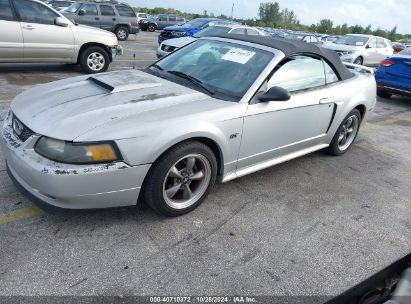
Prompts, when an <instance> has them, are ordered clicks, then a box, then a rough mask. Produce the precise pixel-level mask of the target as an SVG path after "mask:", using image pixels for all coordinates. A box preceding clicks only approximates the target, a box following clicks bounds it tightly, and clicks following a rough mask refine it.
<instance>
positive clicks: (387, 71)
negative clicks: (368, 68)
mask: <svg viewBox="0 0 411 304" xmlns="http://www.w3.org/2000/svg"><path fill="white" fill-rule="evenodd" d="M375 79H376V81H377V95H378V96H380V97H383V98H390V97H391V95H393V94H395V95H403V96H409V97H411V48H407V49H405V50H403V51H401V52H400V53H398V54H397V55H394V56H392V57H389V58H387V59H385V60H383V61H381V63H380V66H379V67H378V70H377V72H376V74H375Z"/></svg>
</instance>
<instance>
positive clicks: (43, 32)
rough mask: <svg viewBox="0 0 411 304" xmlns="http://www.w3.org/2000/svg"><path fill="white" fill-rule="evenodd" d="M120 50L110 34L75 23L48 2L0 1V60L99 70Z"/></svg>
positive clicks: (25, 0)
mask: <svg viewBox="0 0 411 304" xmlns="http://www.w3.org/2000/svg"><path fill="white" fill-rule="evenodd" d="M121 53H122V48H121V46H120V45H119V44H118V40H117V38H116V36H115V35H114V34H113V33H110V32H108V31H104V30H101V29H97V28H92V27H86V26H81V25H77V24H74V23H72V22H71V21H70V20H68V19H67V18H66V17H65V16H63V15H62V14H61V13H60V12H57V11H56V10H54V9H53V8H51V7H49V6H48V5H47V4H44V3H42V2H40V1H37V0H0V63H5V62H15V63H22V62H26V63H28V62H58V63H73V64H76V63H77V64H80V66H81V67H82V69H83V71H84V72H86V73H99V72H104V71H106V70H107V68H108V67H109V64H110V62H111V61H113V59H114V58H115V57H116V56H117V55H119V54H121Z"/></svg>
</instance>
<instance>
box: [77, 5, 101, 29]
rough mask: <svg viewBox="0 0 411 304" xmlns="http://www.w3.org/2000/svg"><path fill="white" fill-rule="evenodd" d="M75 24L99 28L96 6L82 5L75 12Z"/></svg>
mask: <svg viewBox="0 0 411 304" xmlns="http://www.w3.org/2000/svg"><path fill="white" fill-rule="evenodd" d="M75 19H76V22H77V23H79V24H85V25H89V26H94V27H100V16H99V14H98V10H97V5H96V4H90V3H87V4H83V5H82V6H81V7H80V9H79V10H78V11H77V16H76V18H75Z"/></svg>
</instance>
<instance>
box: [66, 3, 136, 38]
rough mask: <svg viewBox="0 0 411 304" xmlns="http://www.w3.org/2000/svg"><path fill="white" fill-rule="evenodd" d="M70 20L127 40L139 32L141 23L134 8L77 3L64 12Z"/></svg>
mask: <svg viewBox="0 0 411 304" xmlns="http://www.w3.org/2000/svg"><path fill="white" fill-rule="evenodd" d="M62 14H63V15H64V16H66V17H67V18H68V19H70V20H72V21H74V22H75V23H78V24H85V25H89V26H94V27H98V28H101V29H104V30H107V31H110V32H113V33H115V34H116V36H117V39H118V40H121V41H124V40H127V38H128V35H129V34H136V33H138V31H139V22H138V19H137V16H136V13H135V12H134V10H133V8H132V7H131V6H129V5H127V4H124V3H121V4H111V3H96V2H76V3H73V4H72V5H71V6H69V7H67V8H66V9H64V10H63V11H62Z"/></svg>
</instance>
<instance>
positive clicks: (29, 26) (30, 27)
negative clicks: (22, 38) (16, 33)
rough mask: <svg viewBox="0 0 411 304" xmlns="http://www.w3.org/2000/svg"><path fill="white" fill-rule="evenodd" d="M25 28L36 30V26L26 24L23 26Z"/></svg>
mask: <svg viewBox="0 0 411 304" xmlns="http://www.w3.org/2000/svg"><path fill="white" fill-rule="evenodd" d="M23 28H24V29H25V30H34V27H33V26H31V25H25V26H23Z"/></svg>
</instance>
